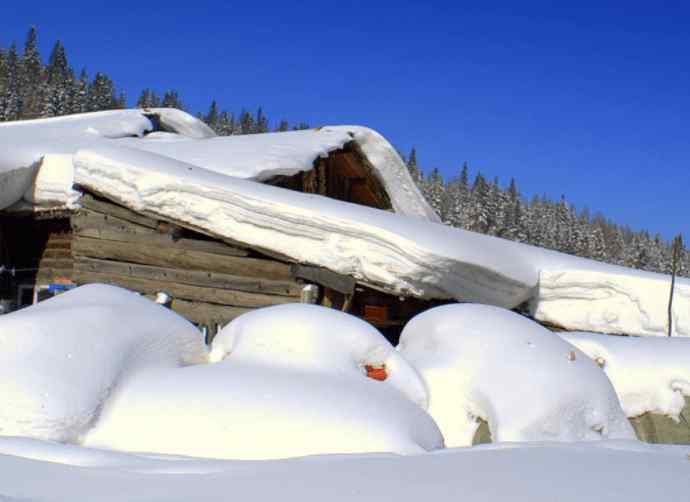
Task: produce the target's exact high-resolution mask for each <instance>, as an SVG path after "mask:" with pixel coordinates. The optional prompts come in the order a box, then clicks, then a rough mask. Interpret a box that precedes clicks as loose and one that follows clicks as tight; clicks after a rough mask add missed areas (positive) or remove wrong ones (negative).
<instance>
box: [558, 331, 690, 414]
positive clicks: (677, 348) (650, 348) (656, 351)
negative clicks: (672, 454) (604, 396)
mask: <svg viewBox="0 0 690 502" xmlns="http://www.w3.org/2000/svg"><path fill="white" fill-rule="evenodd" d="M559 334H560V336H561V338H563V339H564V340H566V341H567V342H568V343H570V344H572V345H574V346H576V347H577V348H579V349H580V350H581V351H583V352H584V353H585V354H587V355H588V356H589V357H591V358H592V359H594V360H597V361H598V362H599V364H601V365H602V367H603V369H604V371H605V372H606V375H608V377H609V379H610V380H611V383H613V386H614V387H615V389H616V392H617V393H618V396H619V398H620V401H621V404H622V405H623V410H624V411H625V412H626V414H627V416H629V417H635V416H638V415H642V414H643V413H655V414H659V415H667V416H669V417H671V418H673V419H675V420H679V413H680V412H681V411H682V410H683V407H684V406H685V399H684V398H685V397H690V339H687V338H639V337H627V336H610V335H608V336H607V335H601V334H598V333H597V334H595V333H559Z"/></svg>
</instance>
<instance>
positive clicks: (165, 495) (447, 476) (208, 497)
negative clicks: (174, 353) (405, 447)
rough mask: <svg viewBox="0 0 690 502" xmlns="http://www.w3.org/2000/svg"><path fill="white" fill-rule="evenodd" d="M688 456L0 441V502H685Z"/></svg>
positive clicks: (528, 448)
mask: <svg viewBox="0 0 690 502" xmlns="http://www.w3.org/2000/svg"><path fill="white" fill-rule="evenodd" d="M689 452H690V449H689V448H687V447H679V446H675V447H674V446H667V445H664V446H661V445H646V444H643V443H639V442H637V441H635V442H632V441H598V442H595V443H592V442H589V443H570V444H563V443H560V444H554V443H542V444H534V443H532V444H504V445H486V446H481V447H476V448H463V449H456V450H446V451H441V452H434V453H430V454H423V455H415V456H397V455H382V454H369V455H329V456H315V457H308V458H300V459H290V460H274V461H265V462H247V461H228V460H200V459H191V458H178V457H168V456H160V455H155V456H152V455H132V454H123V453H116V452H106V451H99V450H92V449H88V448H82V447H75V446H69V445H58V444H52V443H48V442H42V441H35V440H28V439H23V438H22V439H18V438H0V479H1V480H2V482H0V500H1V499H2V498H3V497H5V498H6V499H8V500H22V501H25V502H28V501H43V502H46V501H60V502H62V501H65V500H89V501H93V502H100V501H113V500H128V501H132V502H138V501H142V502H143V501H146V502H148V501H151V500H166V501H171V502H176V501H179V502H187V501H189V500H204V501H209V502H210V501H226V500H228V499H229V498H232V499H238V500H300V501H304V502H322V501H324V500H328V501H332V502H340V501H352V500H381V501H383V500H395V501H397V502H413V501H415V502H417V501H419V500H434V501H438V502H445V501H449V502H450V501H456V500H458V496H459V494H461V495H462V499H463V500H471V501H473V502H503V501H506V500H524V501H529V502H553V501H555V500H557V501H558V502H582V501H583V500H592V501H606V502H633V501H650V500H662V499H665V500H673V501H682V500H686V498H687V494H688V492H690V476H688V469H689V468H690V461H689V460H688V453H689ZM38 480H40V482H37V481H38Z"/></svg>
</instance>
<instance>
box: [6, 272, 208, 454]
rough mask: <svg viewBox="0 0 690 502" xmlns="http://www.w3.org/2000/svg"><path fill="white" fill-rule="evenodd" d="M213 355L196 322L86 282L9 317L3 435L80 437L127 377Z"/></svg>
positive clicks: (123, 292)
mask: <svg viewBox="0 0 690 502" xmlns="http://www.w3.org/2000/svg"><path fill="white" fill-rule="evenodd" d="M206 357H207V356H206V348H205V346H204V343H203V338H202V337H201V335H200V333H199V331H198V330H197V329H196V328H195V327H194V326H193V325H192V324H190V323H189V322H187V321H186V320H185V319H184V318H182V317H180V316H178V315H177V314H175V313H174V312H171V311H170V310H168V309H165V308H163V307H161V306H159V305H156V304H155V303H153V302H151V301H149V300H147V299H146V298H143V297H140V296H138V295H137V294H135V293H132V292H130V291H127V290H124V289H120V288H116V287H113V286H106V285H102V284H94V285H89V286H82V287H80V288H77V289H75V290H73V291H70V292H67V293H64V294H62V295H60V296H58V297H55V298H52V299H50V300H46V301H45V302H42V303H40V304H38V305H35V306H32V307H29V308H26V309H24V310H21V311H18V312H15V313H12V314H9V315H6V316H2V317H0V435H8V436H13V435H17V436H30V437H35V438H43V439H52V440H57V441H68V442H74V441H79V439H80V437H81V436H82V435H83V434H84V432H85V431H86V430H87V429H88V428H89V427H90V426H91V424H92V423H93V422H94V421H95V420H96V419H97V418H98V414H99V411H100V409H101V407H102V405H103V403H104V401H105V400H106V399H107V398H108V396H109V395H110V394H111V393H113V392H114V391H116V389H117V386H118V385H119V383H120V382H121V381H122V380H123V379H126V378H131V377H132V375H134V374H136V373H137V372H138V371H141V370H142V369H144V368H153V367H155V368H173V367H178V366H181V365H184V364H187V363H193V362H199V361H203V360H205V359H206Z"/></svg>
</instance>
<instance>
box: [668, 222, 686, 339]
mask: <svg viewBox="0 0 690 502" xmlns="http://www.w3.org/2000/svg"><path fill="white" fill-rule="evenodd" d="M682 249H683V236H682V234H678V235H677V236H676V237H675V238H674V239H673V258H672V265H671V293H670V296H669V299H668V336H671V334H672V333H673V289H674V287H675V285H676V271H677V269H678V259H679V258H680V252H681V250H682Z"/></svg>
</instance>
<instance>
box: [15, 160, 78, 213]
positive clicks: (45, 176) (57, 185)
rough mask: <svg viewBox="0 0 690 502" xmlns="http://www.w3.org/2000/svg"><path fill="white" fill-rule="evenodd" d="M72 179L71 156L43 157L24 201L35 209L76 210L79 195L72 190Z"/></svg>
mask: <svg viewBox="0 0 690 502" xmlns="http://www.w3.org/2000/svg"><path fill="white" fill-rule="evenodd" d="M73 179H74V168H73V167H72V155H70V154H47V155H44V156H43V157H42V158H41V160H40V161H39V163H38V172H37V173H36V177H35V178H34V182H33V183H32V184H31V186H30V187H29V189H28V190H27V191H26V193H25V194H24V200H25V201H27V202H28V203H30V204H31V205H33V206H36V207H48V208H51V207H62V208H67V209H73V208H76V207H78V204H77V202H78V200H79V197H81V193H79V192H78V191H76V190H74V188H73Z"/></svg>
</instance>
